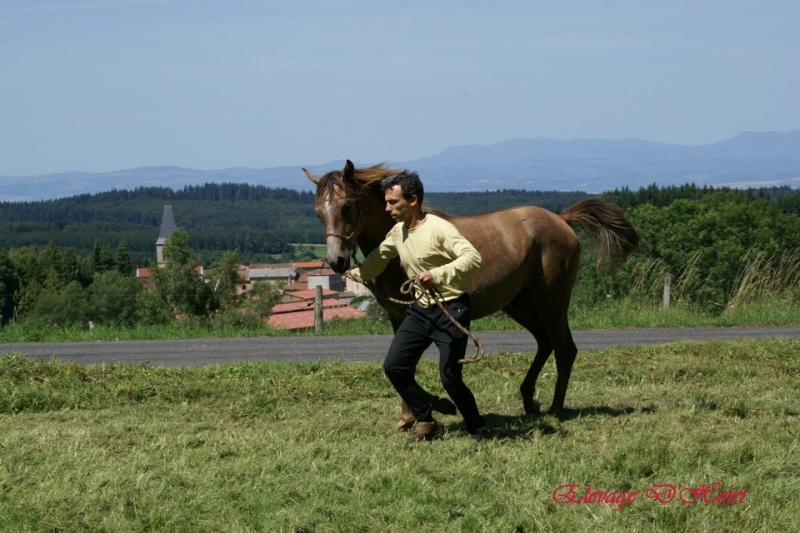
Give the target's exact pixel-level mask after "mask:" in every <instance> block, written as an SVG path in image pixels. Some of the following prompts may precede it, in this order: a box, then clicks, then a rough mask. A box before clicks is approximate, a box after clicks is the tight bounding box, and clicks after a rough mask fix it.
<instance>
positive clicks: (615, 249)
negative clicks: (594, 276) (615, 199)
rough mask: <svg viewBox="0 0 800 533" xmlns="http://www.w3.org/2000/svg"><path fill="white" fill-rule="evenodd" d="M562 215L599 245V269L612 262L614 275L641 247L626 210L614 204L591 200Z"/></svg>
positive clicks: (573, 207) (567, 221)
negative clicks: (605, 263)
mask: <svg viewBox="0 0 800 533" xmlns="http://www.w3.org/2000/svg"><path fill="white" fill-rule="evenodd" d="M560 216H561V218H562V219H563V220H564V221H565V222H566V223H567V224H569V225H570V226H572V227H573V229H581V230H584V231H586V232H588V233H589V234H590V235H591V236H592V237H594V238H595V239H596V240H597V241H598V242H599V244H600V250H599V252H598V254H597V266H598V268H599V267H600V265H601V264H602V262H603V261H604V260H608V261H609V265H610V267H611V273H612V274H613V273H614V272H616V269H617V267H618V266H619V265H621V264H622V263H623V262H624V261H625V259H626V258H627V257H628V255H630V254H631V253H632V252H633V251H634V250H636V248H638V246H639V234H638V233H636V230H635V229H634V228H633V225H631V223H630V222H629V221H628V219H627V218H625V215H624V214H623V212H622V209H620V208H619V207H618V206H616V205H614V204H612V203H611V202H607V201H605V200H601V199H600V198H587V199H586V200H581V201H579V202H576V203H574V204H572V205H571V206H569V208H567V210H566V211H564V212H563V213H561V215H560Z"/></svg>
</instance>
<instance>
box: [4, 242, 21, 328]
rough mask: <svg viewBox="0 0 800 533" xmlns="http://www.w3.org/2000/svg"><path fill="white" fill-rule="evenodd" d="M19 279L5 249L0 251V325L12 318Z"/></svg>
mask: <svg viewBox="0 0 800 533" xmlns="http://www.w3.org/2000/svg"><path fill="white" fill-rule="evenodd" d="M18 288H19V280H18V279H17V275H16V272H15V269H14V263H13V262H12V261H11V257H10V255H9V252H8V251H7V250H4V251H3V252H0V326H3V325H4V324H8V323H9V322H10V321H11V320H12V319H13V318H14V308H15V307H16V301H15V297H16V294H17V290H18Z"/></svg>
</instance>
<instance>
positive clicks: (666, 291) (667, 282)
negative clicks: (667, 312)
mask: <svg viewBox="0 0 800 533" xmlns="http://www.w3.org/2000/svg"><path fill="white" fill-rule="evenodd" d="M671 286H672V274H667V275H666V277H665V278H664V309H669V297H670V294H669V291H670V287H671Z"/></svg>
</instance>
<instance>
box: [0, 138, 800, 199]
mask: <svg viewBox="0 0 800 533" xmlns="http://www.w3.org/2000/svg"><path fill="white" fill-rule="evenodd" d="M390 153H391V152H390V150H387V154H390ZM387 158H390V155H387ZM379 162H380V161H354V163H356V165H358V166H367V165H372V164H375V163H379ZM389 163H390V164H391V165H392V166H393V167H397V168H409V169H412V170H415V171H417V172H419V173H420V176H422V178H423V180H424V182H425V185H426V188H427V190H428V191H429V192H481V191H493V190H501V189H519V190H526V191H536V190H540V191H541V190H558V191H586V192H589V193H599V192H602V191H607V190H612V189H616V188H622V187H628V188H631V189H634V190H635V189H638V188H640V187H645V186H648V185H650V184H652V183H656V184H657V185H659V186H673V185H682V184H685V183H695V184H697V185H700V186H714V187H734V188H750V187H773V186H790V187H794V188H798V187H800V131H790V132H767V133H751V132H745V133H742V134H740V135H738V136H736V137H734V138H733V139H728V140H724V141H721V142H718V143H715V144H709V145H702V146H685V145H677V144H665V143H657V142H651V141H646V140H641V139H625V140H618V141H615V140H604V139H574V140H569V141H557V140H552V139H542V138H540V139H516V140H508V141H504V142H499V143H496V144H491V145H473V146H454V147H451V148H447V149H446V150H443V151H442V152H440V153H438V154H435V155H431V156H430V157H425V158H422V159H417V160H413V161H391V160H390V161H389ZM302 166H305V167H307V168H309V169H310V170H312V171H314V172H317V173H324V172H326V171H328V170H337V169H341V168H342V166H343V161H334V162H328V163H324V164H319V163H315V162H313V161H308V162H300V163H298V165H297V166H284V167H273V168H264V169H251V168H227V169H221V170H196V169H187V168H178V167H144V168H135V169H129V170H117V171H113V172H106V173H95V174H92V173H87V172H69V173H62V174H50V175H46V176H0V201H2V200H5V201H31V200H47V199H55V198H67V197H71V196H75V195H80V194H94V193H99V192H103V191H110V190H113V189H134V188H137V187H167V188H170V189H173V190H178V189H182V188H183V187H186V186H202V185H203V184H205V183H245V184H249V185H254V186H258V185H260V186H264V187H271V188H286V189H293V190H298V191H310V190H311V189H312V184H311V183H310V182H309V181H308V180H307V179H306V178H305V176H303V173H302V171H301V167H302ZM0 173H2V166H0Z"/></svg>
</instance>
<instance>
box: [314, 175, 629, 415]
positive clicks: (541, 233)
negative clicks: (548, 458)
mask: <svg viewBox="0 0 800 533" xmlns="http://www.w3.org/2000/svg"><path fill="white" fill-rule="evenodd" d="M303 171H304V172H305V173H306V176H308V178H309V179H310V180H311V181H312V182H314V183H315V184H316V185H317V194H316V206H315V211H316V213H317V215H318V216H319V217H320V219H321V220H322V223H323V224H324V226H325V234H326V236H327V247H328V250H327V259H326V260H327V262H328V264H329V265H330V266H331V268H332V269H333V270H334V271H335V272H339V273H342V272H345V271H346V270H347V269H348V268H350V259H351V257H352V256H353V255H354V254H355V251H356V247H357V246H358V247H360V248H361V250H362V252H363V253H364V254H365V255H366V254H369V252H370V251H372V250H373V249H374V248H376V247H377V246H378V245H379V244H380V242H381V241H382V240H383V238H384V237H385V236H386V234H387V233H388V231H389V229H390V228H391V227H392V226H393V225H394V222H393V221H392V219H391V218H390V217H389V215H388V214H387V213H386V211H385V209H384V205H385V204H384V199H383V192H382V189H381V186H380V182H381V180H382V179H384V178H386V177H389V176H394V175H396V174H398V173H399V172H400V170H397V169H390V168H387V167H386V166H385V165H375V166H372V167H368V168H359V169H357V168H355V167H354V166H353V163H351V162H350V161H347V163H346V164H345V167H344V169H343V170H341V171H331V172H328V173H326V174H325V175H324V176H322V177H319V176H316V175H314V174H313V173H311V172H310V171H308V170H306V169H303ZM437 214H439V215H440V216H443V217H444V218H446V219H447V220H449V221H450V222H452V223H453V224H455V226H456V227H457V228H458V230H459V231H460V232H461V234H462V235H464V237H466V238H467V239H468V240H469V241H470V242H471V243H472V244H473V246H475V248H476V249H477V250H478V251H479V252H480V254H481V257H482V258H483V267H482V268H481V270H479V271H478V272H477V273H475V274H474V275H473V277H472V278H471V279H470V291H469V292H470V297H471V301H472V308H471V315H472V317H473V318H481V317H484V316H487V315H489V314H491V313H494V312H496V311H498V310H503V311H504V312H506V313H507V314H508V315H509V316H510V317H511V318H513V319H514V320H515V321H517V322H519V323H520V324H521V325H522V326H523V327H524V328H525V329H527V330H528V331H530V332H531V333H532V334H533V336H534V338H535V339H536V343H537V351H536V356H535V357H534V358H533V362H532V363H531V366H530V369H529V370H528V373H527V375H526V376H525V379H524V380H523V381H522V384H521V385H520V393H521V395H522V403H523V406H524V408H525V411H526V412H527V413H537V412H538V411H539V404H538V402H537V401H536V400H534V394H535V388H536V379H537V378H538V376H539V373H540V372H541V370H542V367H543V366H544V364H545V362H546V361H547V359H548V357H549V356H550V353H551V352H553V351H555V358H556V369H557V378H556V386H555V393H554V394H553V403H552V406H551V407H550V411H551V412H552V413H554V414H555V415H557V416H558V415H560V414H561V411H562V409H563V407H564V397H565V396H566V394H567V385H568V384H569V377H570V373H571V372H572V365H573V363H574V362H575V356H576V355H577V353H578V349H577V347H576V346H575V343H574V342H573V340H572V333H571V332H570V329H569V325H568V323H567V309H568V307H569V302H570V297H571V294H572V286H573V284H574V283H575V276H576V274H577V271H578V259H579V258H580V243H579V241H578V237H577V235H576V234H575V231H573V229H572V228H571V227H570V226H574V227H576V228H578V229H583V230H585V231H588V232H589V233H590V234H591V235H592V236H593V237H594V238H595V239H596V240H597V241H598V242H599V244H600V253H599V260H602V259H603V258H607V259H608V260H609V261H610V265H611V269H612V272H613V270H614V269H615V268H616V266H617V265H618V264H620V263H621V262H623V261H624V260H625V258H626V257H627V256H628V254H630V253H631V252H632V251H634V250H635V249H636V247H637V246H638V243H639V236H638V235H637V233H636V231H635V230H634V228H633V226H631V224H630V223H629V222H628V221H627V220H626V219H625V217H624V216H623V214H622V211H621V210H620V209H619V208H618V207H617V206H615V205H613V204H610V203H608V202H606V201H604V200H600V199H596V198H594V199H587V200H582V201H579V202H577V203H575V204H573V205H572V206H570V207H569V208H568V209H567V210H566V211H564V212H563V213H561V214H560V215H556V214H553V213H552V212H550V211H547V210H546V209H542V208H539V207H516V208H513V209H505V210H502V211H495V212H492V213H486V214H481V215H474V216H452V215H448V214H446V213H441V212H438V211H437ZM406 279H407V278H406V275H405V272H404V271H403V269H402V268H401V266H400V264H399V262H398V261H397V260H396V259H395V260H394V261H392V262H391V263H390V264H389V266H388V267H387V268H386V270H385V271H384V272H383V273H382V274H381V275H380V276H378V277H377V278H375V280H373V283H371V284H370V289H371V290H372V292H373V294H374V296H375V298H376V300H377V301H378V303H379V304H380V305H381V306H382V307H384V308H385V309H386V310H387V311H388V313H389V317H390V320H391V323H392V326H393V327H394V329H395V331H396V330H397V327H398V326H399V325H400V323H401V322H402V320H403V318H404V317H405V313H406V306H404V305H402V304H397V303H394V302H392V301H391V300H390V298H395V299H400V300H405V299H407V296H405V295H402V294H401V293H400V286H401V285H402V283H403V282H404V281H405V280H406ZM405 411H406V406H404V412H405Z"/></svg>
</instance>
